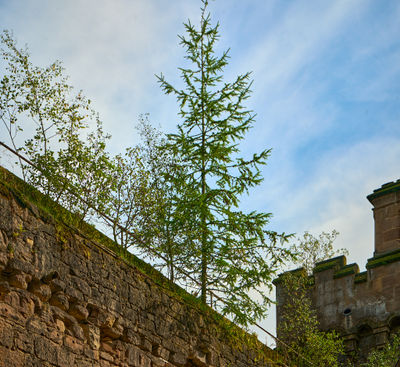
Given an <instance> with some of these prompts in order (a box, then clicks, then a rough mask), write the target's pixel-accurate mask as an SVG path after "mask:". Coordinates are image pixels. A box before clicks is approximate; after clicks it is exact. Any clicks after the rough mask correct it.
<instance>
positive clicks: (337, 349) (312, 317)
mask: <svg viewBox="0 0 400 367" xmlns="http://www.w3.org/2000/svg"><path fill="white" fill-rule="evenodd" d="M282 286H283V287H284V289H285V293H286V298H285V303H284V304H283V305H282V317H281V322H280V324H279V329H280V330H279V332H280V334H281V337H282V339H283V340H284V341H285V343H286V344H288V345H289V346H290V349H286V348H285V345H280V344H279V343H278V347H279V348H280V349H282V350H285V349H286V352H287V355H288V357H289V360H290V361H291V362H295V364H296V365H297V366H308V365H312V366H316V367H326V366H327V367H338V366H339V365H340V364H339V358H340V356H342V355H343V353H344V345H343V340H342V339H341V338H340V336H339V335H338V334H337V333H336V332H334V331H331V332H323V331H320V330H319V329H318V326H319V323H318V320H317V317H316V314H315V311H314V309H313V308H312V304H311V299H310V297H309V287H310V286H311V279H310V277H309V276H308V275H307V273H306V272H305V271H304V269H302V270H300V271H296V272H288V273H286V274H285V275H284V276H283V277H282ZM310 362H311V363H310Z"/></svg>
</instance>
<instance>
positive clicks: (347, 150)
mask: <svg viewBox="0 0 400 367" xmlns="http://www.w3.org/2000/svg"><path fill="white" fill-rule="evenodd" d="M199 6H200V2H199V1H197V0H172V1H165V0H135V1H129V0H113V1H110V0H109V1H106V0H86V1H84V2H83V1H78V0H70V1H64V2H61V1H51V0H48V1H45V0H20V1H6V0H0V24H1V27H2V28H4V29H11V30H13V31H14V35H15V37H16V38H17V40H18V43H19V45H21V46H23V45H24V44H25V43H26V44H28V46H29V49H30V52H31V54H32V60H33V62H34V63H36V64H39V65H43V66H44V65H46V64H49V63H50V62H52V61H54V60H55V59H59V60H61V61H63V63H64V66H65V68H66V73H67V74H68V75H70V82H71V84H72V85H74V86H75V87H76V88H77V90H79V89H83V91H84V94H85V95H87V96H88V97H89V98H91V99H92V100H93V102H94V106H95V108H96V109H97V110H98V111H99V112H100V116H101V118H102V120H103V121H104V124H105V127H106V130H107V131H109V132H110V133H111V134H112V135H113V139H112V142H111V143H112V144H111V150H112V151H113V152H120V151H122V150H123V149H124V148H125V147H127V146H129V145H132V144H135V143H136V142H137V136H136V133H135V130H134V125H135V123H136V121H137V118H138V116H139V114H141V113H149V114H150V120H151V121H152V123H153V124H155V125H160V126H161V127H162V129H163V130H164V131H166V132H172V131H174V128H175V126H176V123H177V122H178V121H179V120H178V119H177V116H176V112H177V104H176V102H175V100H174V99H173V97H171V96H165V95H163V94H162V92H161V90H160V88H159V86H158V85H157V81H156V78H155V76H154V75H155V74H159V73H161V72H162V73H163V74H165V76H166V78H167V80H169V81H172V82H174V83H177V84H178V85H179V83H180V81H179V74H178V71H177V69H176V68H177V67H178V66H180V65H182V62H183V55H184V53H183V50H182V49H181V48H180V47H179V46H178V38H177V35H178V34H182V33H183V32H184V28H183V25H182V23H183V22H184V21H186V20H187V19H188V18H190V19H191V20H192V21H193V22H194V23H196V22H197V21H198V19H199ZM210 11H211V14H212V19H213V20H214V21H219V22H220V25H221V26H220V32H221V41H220V43H219V45H218V51H222V50H225V49H227V48H230V50H231V51H230V56H231V60H230V64H229V65H228V67H227V69H226V74H225V75H226V78H227V79H228V80H229V79H232V78H234V77H235V76H236V75H237V74H240V73H244V72H246V71H253V78H254V84H253V95H252V97H251V99H250V100H249V101H248V107H250V108H252V109H253V110H254V111H255V112H256V113H257V118H256V123H255V125H254V128H253V129H252V130H251V131H250V132H249V134H248V135H247V137H246V141H244V142H243V144H242V148H243V153H244V154H245V155H246V154H251V153H252V152H253V151H260V150H262V149H264V148H272V149H273V151H272V155H271V158H270V160H269V163H268V165H267V166H266V167H265V168H264V170H263V174H264V177H265V181H264V183H263V184H262V185H261V186H260V187H258V188H257V189H255V190H254V191H253V192H252V193H251V195H250V196H249V197H248V198H244V199H243V205H244V206H245V207H247V208H249V209H257V210H261V211H267V212H272V213H273V214H274V217H273V219H272V221H271V228H272V229H275V230H277V231H285V232H287V233H294V232H295V233H299V234H301V233H302V232H304V231H305V230H309V231H311V232H313V233H319V232H321V231H323V230H325V231H330V230H332V229H336V230H338V231H339V232H340V236H339V238H338V239H337V241H336V244H337V247H346V248H348V249H349V251H350V255H349V257H348V262H353V261H356V262H357V263H358V264H359V265H360V268H361V269H362V268H363V267H364V265H365V262H366V259H367V258H368V257H371V256H372V252H373V219H372V212H371V205H370V204H369V203H368V201H367V200H366V198H365V197H366V195H368V194H369V193H371V192H372V190H373V189H375V188H377V187H379V186H380V185H381V184H383V183H385V182H388V181H392V180H396V179H398V178H400V37H399V35H400V2H398V1H396V0H380V1H372V0H352V1H345V0H337V1H313V0H307V1H273V0H268V1H267V0H252V1H240V0H217V1H212V2H211V4H210ZM0 132H1V130H0ZM271 325H272V324H271ZM268 327H270V324H268ZM271 327H272V326H271ZM271 327H270V328H271Z"/></svg>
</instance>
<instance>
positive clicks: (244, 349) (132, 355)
mask: <svg viewBox="0 0 400 367" xmlns="http://www.w3.org/2000/svg"><path fill="white" fill-rule="evenodd" d="M115 250H117V248H116V247H115V244H113V243H112V242H111V241H110V240H109V239H107V238H106V237H104V236H103V235H102V234H100V233H99V232H97V231H96V230H95V229H94V228H92V227H90V226H88V225H87V224H84V223H78V222H76V221H74V217H73V216H72V215H71V214H70V213H68V212H67V211H65V210H64V209H63V208H61V207H58V206H57V205H55V204H54V203H52V202H51V201H49V200H48V199H47V198H46V197H44V196H43V195H41V194H40V193H38V192H37V191H35V190H34V189H33V188H31V187H29V186H27V185H26V184H25V183H23V182H22V181H21V180H19V179H17V178H16V177H15V176H13V175H12V174H10V173H9V172H8V171H6V170H4V169H2V168H0V356H1V358H0V367H12V366H18V367H20V366H24V367H28V366H32V367H33V366H59V367H64V366H65V367H67V366H68V367H71V366H79V367H86V366H106V367H108V366H146V367H147V366H148V367H161V366H164V367H167V366H170V367H173V366H181V367H183V366H215V367H218V366H221V367H222V366H243V367H244V366H269V365H271V366H272V365H276V364H273V363H272V360H277V359H278V356H277V355H276V353H275V352H273V351H272V350H271V349H269V348H267V347H266V346H264V345H263V344H261V343H259V342H258V341H257V339H256V338H255V337H254V336H252V335H249V334H247V333H245V332H243V331H242V330H241V329H239V328H237V327H236V326H234V325H232V324H231V323H230V322H228V321H227V320H225V319H223V318H222V317H220V316H219V315H217V314H216V313H215V312H213V311H212V310H210V309H207V308H204V307H201V306H200V305H199V304H198V303H197V301H196V299H195V298H193V297H191V296H190V295H188V294H186V293H185V292H184V291H183V290H181V289H179V288H178V287H177V286H175V285H173V284H170V283H168V281H167V280H166V279H165V278H164V277H163V276H162V275H161V274H159V273H158V272H156V271H154V269H152V268H151V267H150V266H148V265H147V264H145V263H143V262H142V261H140V260H139V259H137V258H135V257H133V256H130V255H129V256H128V257H127V258H125V259H124V258H121V257H120V256H119V255H118V254H117V253H116V251H115Z"/></svg>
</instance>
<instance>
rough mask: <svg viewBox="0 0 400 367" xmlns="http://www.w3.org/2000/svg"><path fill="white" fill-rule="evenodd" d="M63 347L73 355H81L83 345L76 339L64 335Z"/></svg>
mask: <svg viewBox="0 0 400 367" xmlns="http://www.w3.org/2000/svg"><path fill="white" fill-rule="evenodd" d="M64 346H65V347H66V348H67V349H69V350H70V351H71V352H73V353H75V354H81V353H82V350H83V344H82V343H81V342H80V341H79V340H78V339H76V338H74V337H72V336H69V335H65V336H64Z"/></svg>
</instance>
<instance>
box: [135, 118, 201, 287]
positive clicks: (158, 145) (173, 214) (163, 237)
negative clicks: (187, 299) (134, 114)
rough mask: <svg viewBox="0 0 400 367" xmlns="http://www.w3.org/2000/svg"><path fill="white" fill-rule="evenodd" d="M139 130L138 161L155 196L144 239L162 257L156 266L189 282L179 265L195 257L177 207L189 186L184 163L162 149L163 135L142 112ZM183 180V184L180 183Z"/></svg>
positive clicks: (186, 225) (184, 265)
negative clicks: (181, 195)
mask: <svg viewBox="0 0 400 367" xmlns="http://www.w3.org/2000/svg"><path fill="white" fill-rule="evenodd" d="M138 130H139V132H140V135H141V138H142V142H141V143H140V144H139V145H138V149H139V150H140V152H141V161H142V162H143V164H144V166H145V167H146V168H145V169H146V172H148V175H149V176H148V177H149V181H148V185H149V188H151V192H152V195H153V197H154V201H153V209H152V213H151V216H150V218H151V220H148V221H147V226H146V229H145V230H144V231H143V233H144V235H145V237H144V240H145V241H146V243H147V244H148V245H151V250H150V253H149V252H148V255H150V254H151V252H152V250H155V252H156V253H158V254H161V255H162V257H163V259H162V261H160V259H158V261H157V262H156V263H155V266H156V267H157V268H161V269H166V271H167V274H168V277H169V279H170V280H171V281H172V282H174V281H181V280H183V284H182V285H184V286H188V285H189V283H190V279H187V276H186V275H185V274H183V273H182V272H179V271H176V269H178V268H182V269H188V268H191V266H190V265H189V264H190V263H191V262H192V259H193V257H194V254H193V246H192V241H191V237H192V236H191V233H193V229H192V228H190V226H189V224H190V221H187V220H186V218H185V216H184V215H182V212H181V210H180V204H181V203H180V200H179V199H178V200H177V198H179V197H180V193H182V192H184V191H185V190H188V189H190V188H189V187H187V186H186V185H185V184H184V183H183V182H182V181H181V180H180V179H179V178H180V177H182V176H183V175H184V169H185V167H184V166H182V165H179V164H177V162H176V161H175V159H174V157H173V156H172V155H171V153H170V152H169V150H168V149H165V144H166V140H165V137H164V135H163V134H162V133H161V132H160V131H159V130H157V129H155V128H154V127H152V126H151V125H150V123H149V121H148V116H141V118H140V120H139V125H138ZM182 183H183V184H182Z"/></svg>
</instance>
